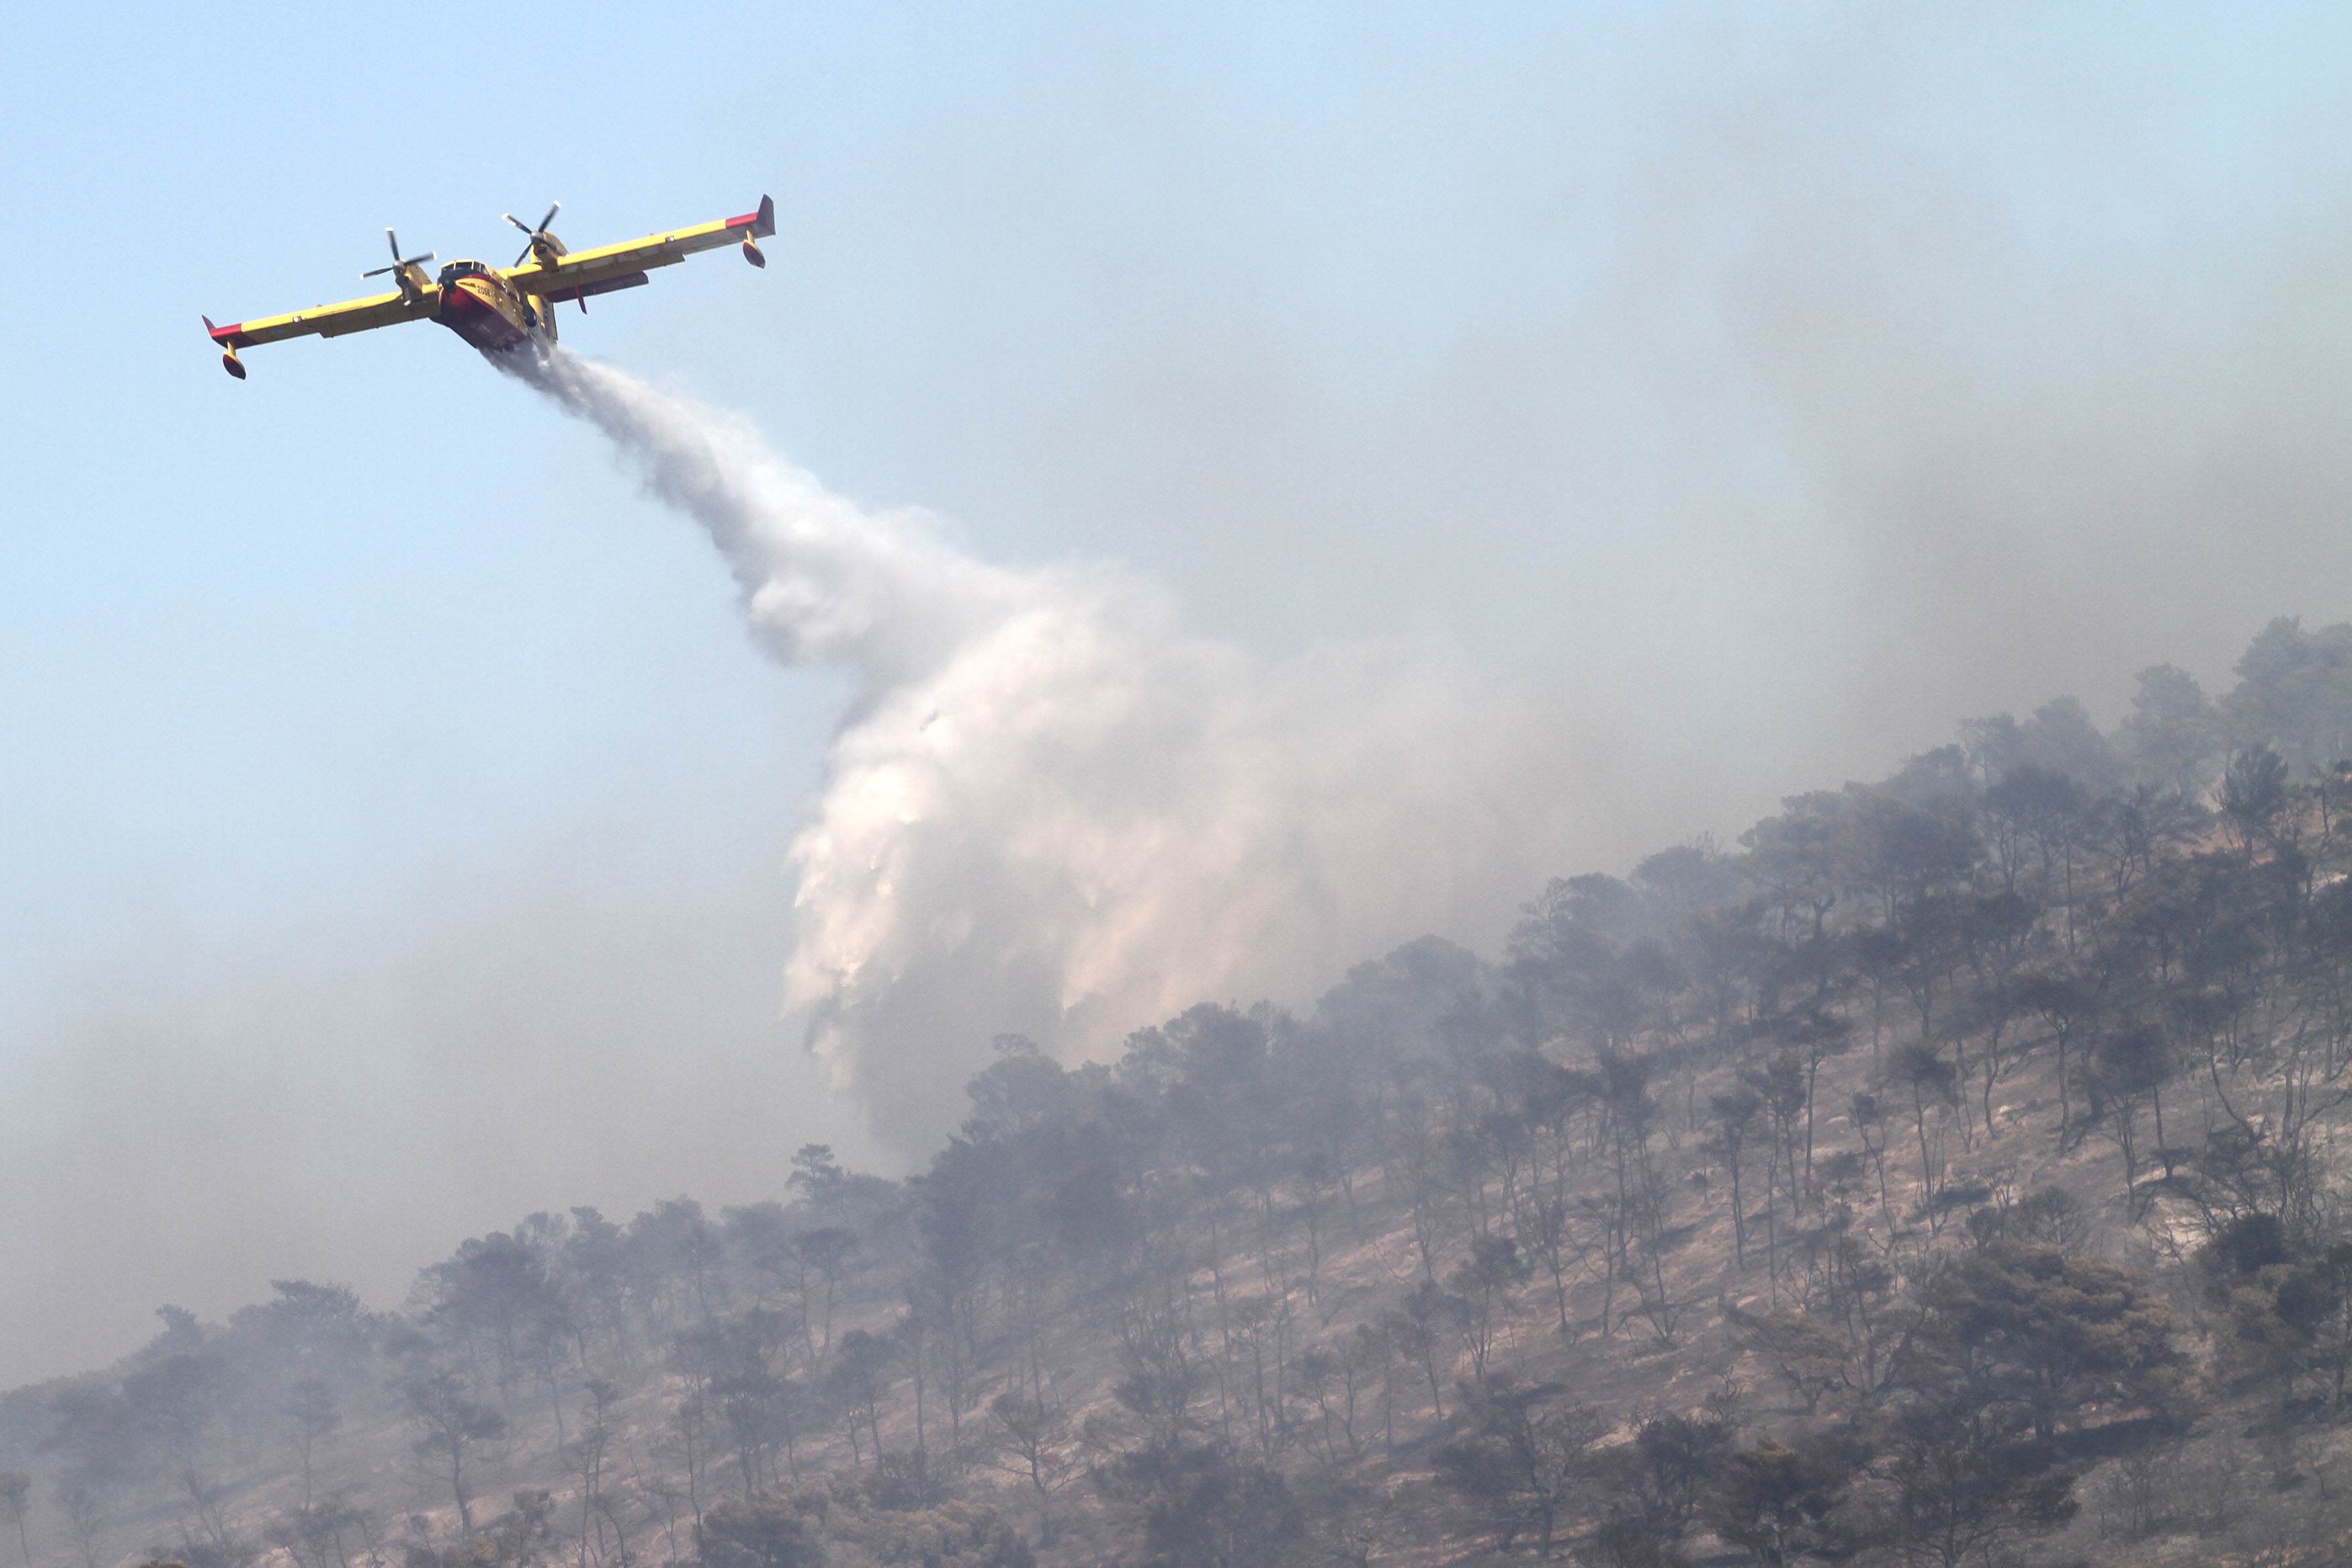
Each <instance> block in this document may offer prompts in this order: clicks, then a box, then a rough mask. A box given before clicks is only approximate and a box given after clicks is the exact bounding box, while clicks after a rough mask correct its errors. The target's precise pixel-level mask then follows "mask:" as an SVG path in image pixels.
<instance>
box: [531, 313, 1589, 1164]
mask: <svg viewBox="0 0 2352 1568" xmlns="http://www.w3.org/2000/svg"><path fill="white" fill-rule="evenodd" d="M522 374H525V375H526V376H527V377H528V378H529V379H530V381H531V382H532V383H533V384H535V385H537V386H539V387H540V388H541V390H543V391H545V392H546V393H547V394H549V395H551V396H552V397H553V398H555V399H556V400H557V401H558V402H559V403H560V404H561V405H562V406H563V407H564V408H565V409H567V410H568V411H570V412H572V413H573V414H576V415H579V416H583V417H584V418H586V419H588V420H590V421H591V422H593V424H594V425H595V426H597V427H598V428H599V429H601V430H602V431H603V432H604V434H605V435H606V436H607V437H610V438H611V439H612V440H613V442H614V445H615V446H616V447H618V448H619V450H620V452H621V453H622V454H623V455H624V456H625V458H627V459H628V460H629V461H630V462H632V463H633V464H634V465H635V466H636V467H638V468H640V469H642V471H643V474H644V476H645V479H646V486H647V488H648V489H649V490H650V491H651V492H652V493H653V494H654V495H655V496H656V497H658V498H659V499H660V500H663V501H665V502H666V503H667V504H668V505H670V506H673V507H676V508H677V509H678V510H682V511H685V512H687V513H688V514H689V515H690V516H692V517H693V518H694V519H695V520H696V521H698V522H699V523H700V524H701V525H702V527H703V528H704V529H705V530H706V531H708V532H709V536H710V539H711V541H712V542H713V543H715V544H716V545H717V546H718V547H719V551H720V552H721V553H722V554H723V555H724V557H725V558H726V560H727V563H728V564H729V566H730V569H731V571H732V572H733V574H734V577H735V580H736V582H737V584H739V585H740V590H741V595H742V603H743V608H744V613H745V615H746V616H747V618H748V619H749V621H750V623H751V628H752V631H753V634H754V636H755V637H756V638H757V639H758V640H759V642H760V643H761V646H762V647H764V648H765V649H766V650H767V651H768V652H769V653H771V654H772V656H773V657H775V658H778V659H781V660H783V661H786V662H788V663H793V664H807V665H824V666H834V667H838V668H841V669H843V670H845V672H847V673H848V675H849V676H850V677H851V678H852V679H853V681H854V683H855V689H856V697H855V700H854V702H853V704H852V706H851V709H850V710H849V712H848V714H847V716H846V718H845V721H844V723H843V725H842V727H841V729H840V731H838V733H837V735H836V736H835V740H834V742H833V746H832V751H831V754H830V757H829V759H828V763H827V769H826V778H825V783H824V789H823V793H822V795H821V797H820V798H819V799H818V801H817V802H816V803H815V805H814V808H813V809H812V811H811V812H810V814H809V816H808V818H807V820H806V822H805V824H804V826H803V827H802V828H801V830H800V831H799V833H798V835H797V836H796V837H795V838H794V839H793V845H792V849H791V854H790V859H791V869H792V872H793V875H794V877H795V878H796V879H797V882H798V892H797V895H796V902H797V910H796V915H797V919H796V938H795V942H794V949H793V954H792V957H791V959H790V962H789V966H788V969H787V972H786V1005H787V1006H788V1007H789V1008H793V1009H800V1010H805V1013H806V1016H807V1018H808V1020H809V1022H808V1031H809V1035H808V1037H809V1043H810V1046H811V1047H812V1048H813V1049H814V1050H815V1051H816V1052H817V1053H818V1055H819V1056H820V1057H822V1058H824V1061H825V1063H826V1064H827V1067H828V1068H829V1070H830V1072H831V1074H832V1077H833V1081H834V1082H835V1086H836V1087H837V1088H844V1089H852V1090H853V1091H854V1092H856V1094H857V1095H859V1096H860V1097H861V1098H862V1099H863V1100H864V1101H865V1102H866V1105H867V1107H868V1109H869V1112H870V1114H871V1115H872V1117H873V1119H874V1121H875V1124H876V1127H877V1131H880V1132H881V1133H883V1134H884V1135H885V1136H887V1137H888V1138H889V1139H891V1140H892V1141H893V1142H898V1143H900V1144H902V1145H904V1146H907V1147H908V1148H910V1149H919V1148H921V1147H922V1146H924V1145H925V1144H926V1143H927V1142H929V1141H930V1140H932V1139H934V1138H936V1137H937V1136H938V1135H939V1134H940V1132H942V1131H946V1130H947V1129H948V1128H950V1127H951V1126H952V1125H953V1124H954V1122H955V1121H956V1120H957V1118H958V1114H959V1112H960V1110H961V1095H960V1093H959V1089H960V1086H961V1081H962V1079H963V1077H964V1076H965V1074H966V1073H967V1072H969V1071H970V1070H971V1068H974V1067H976V1066H978V1065H980V1063H981V1062H982V1061H984V1060H985V1046H986V1042H987V1041H988V1040H989V1038H990V1037H992V1036H993V1035H997V1034H1003V1033H1022V1034H1026V1035H1029V1036H1031V1037H1033V1038H1034V1039H1036V1040H1037V1041H1038V1042H1039V1043H1040V1044H1041V1045H1044V1046H1045V1047H1046V1048H1048V1049H1050V1050H1052V1051H1054V1052H1055V1053H1056V1054H1057V1055H1060V1056H1062V1057H1063V1058H1066V1059H1068V1058H1081V1057H1085V1056H1087V1055H1092V1054H1098V1053H1101V1052H1103V1051H1105V1050H1107V1049H1108V1048H1109V1047H1114V1046H1116V1045H1117V1043H1118V1041H1119V1039H1120V1038H1121V1037H1123V1036H1124V1035H1125V1034H1126V1033H1127V1032H1128V1031H1129V1030H1130V1029H1133V1028H1135V1027H1138V1026H1141V1025H1143V1024H1146V1023H1150V1022H1153V1021H1156V1020H1158V1019H1160V1018H1161V1017H1164V1016H1168V1015H1169V1014H1171V1013H1172V1012H1175V1011H1178V1010H1181V1008H1183V1007H1185V1006H1188V1005H1192V1004H1193V1003H1195V1002H1200V1001H1204V1000H1205V1001H1223V1000H1241V1001H1248V1000H1253V999H1255V998H1258V997H1262V996H1271V997H1276V998H1285V999H1287V998H1297V997H1301V996H1304V995H1307V994H1311V993H1312V991H1313V990H1314V989H1315V988H1317V987H1318V986H1320V985H1322V984H1328V982H1329V981H1330V980H1332V979H1335V978H1336V977H1337V976H1338V975H1339V973H1341V971H1342V970H1343V969H1344V967H1345V966H1346V965H1347V964H1348V963H1352V962H1355V961H1357V960H1360V959H1361V958H1362V957H1364V956H1365V955H1367V954H1368V953H1370V952H1377V951H1380V950H1381V947H1382V946H1383V945H1384V944H1387V943H1391V942H1397V941H1401V940H1403V939H1406V938H1409V937H1411V936H1413V935H1416V934H1418V933H1420V932H1422V931H1428V930H1439V931H1449V932H1456V933H1459V934H1463V935H1465V936H1468V937H1473V938H1477V937H1487V938H1491V936H1492V935H1493V934H1494V931H1495V929H1496V926H1497V925H1498V923H1499V921H1501V920H1503V919H1505V918H1507V915H1508V913H1509V911H1510V910H1511V908H1512V906H1513V903H1514V901H1515V900H1517V899H1523V898H1525V897H1527V896H1528V892H1530V891H1531V890H1532V889H1531V887H1530V881H1531V879H1537V878H1539V876H1540V874H1541V873H1540V871H1539V869H1538V868H1542V867H1544V866H1547V865H1549V864H1550V861H1549V858H1548V856H1547V853H1546V852H1547V850H1549V848H1551V847H1553V846H1554V843H1555V837H1556V836H1555V835H1554V834H1552V833H1551V832H1549V831H1548V830H1547V827H1546V824H1547V822H1548V821H1551V820H1552V819H1553V818H1554V817H1555V816H1556V814H1557V810H1558V807H1557V805H1556V804H1550V803H1557V802H1558V801H1559V799H1560V798H1561V792H1560V791H1559V789H1558V788H1557V787H1556V786H1557V770H1556V769H1554V768H1553V767H1551V766H1549V765H1547V763H1546V762H1545V760H1544V758H1543V757H1541V756H1540V755H1538V752H1539V751H1540V750H1541V749H1542V748H1541V747H1540V746H1539V745H1538V742H1537V740H1536V737H1538V735H1540V734H1543V733H1546V732H1548V731H1549V726H1546V725H1543V724H1539V723H1535V722H1531V721H1530V710H1529V708H1528V704H1527V703H1526V702H1525V701H1524V700H1520V699H1517V698H1515V697H1512V696H1509V695H1506V694H1499V693H1496V692H1495V691H1493V690H1491V689H1488V688H1487V686H1486V684H1485V683H1484V682H1482V681H1481V680H1480V679H1478V677H1477V675H1476V673H1475V671H1474V670H1472V669H1471V668H1469V667H1468V666H1467V664H1466V663H1465V661H1464V660H1463V659H1462V658H1461V657H1460V656H1459V655H1458V654H1457V653H1456V652H1454V650H1453V649H1452V648H1451V647H1448V646H1447V645H1444V644H1442V643H1439V642H1435V641H1433V640H1426V639H1399V640H1382V641H1361V642H1349V643H1344V644H1326V645H1321V646H1318V647H1313V648H1310V649H1309V650H1307V652H1305V653H1303V654H1301V655H1299V656H1297V657H1296V658H1287V659H1281V660H1269V659H1265V658H1258V657H1255V656H1254V655H1253V654H1251V653H1250V652H1248V651H1247V650H1244V649H1243V648H1241V647H1235V646H1233V645H1231V644H1228V643H1224V642H1220V641H1215V640H1211V639H1205V638H1202V637H1197V636H1192V635H1188V634H1187V633H1186V632H1185V630H1184V629H1183V627H1182V626H1181V623H1180V620H1179V617H1178V615H1177V611H1176V608H1175V606H1174V605H1171V603H1170V602H1169V600H1168V599H1167V597H1166V596H1165V595H1162V594H1160V593H1159V592H1157V591H1155V590H1154V589H1153V588H1152V587H1151V586H1150V584H1145V583H1141V582H1139V581H1137V580H1135V579H1134V578H1133V577H1131V576H1129V575H1126V574H1121V573H1119V572H1118V571H1115V570H1112V569H1108V568H1105V567H1091V566H1074V565H1055V566H1046V567H1040V568H1034V569H1024V570H1013V569H1009V568H1006V567H1003V566H997V565H992V564H989V563H984V562H981V561H977V560H974V559H973V558H972V557H971V555H969V554H967V553H965V552H962V551H960V550H958V549H956V548H954V547H953V546H952V545H951V544H950V543H949V542H946V541H945V540H944V539H943V538H942V536H941V534H940V531H939V530H938V528H937V527H936V526H935V525H934V523H933V522H932V521H931V520H929V519H928V518H927V517H925V516H924V515H922V514H920V513H916V512H908V511H898V512H887V513H877V512H872V511H867V510H863V509H861V508H860V507H858V506H857V505H856V504H855V503H853V502H851V501H848V500H845V499H843V498H842V497H840V496H837V495H834V494H832V493H830V492H828V491H827V490H826V489H824V487H823V486H822V485H820V484H819V483H818V482H817V481H816V480H815V479H814V478H812V477H811V476H810V475H808V474H807V473H805V472H803V471H802V470H800V469H799V468H794V467H793V465H792V464H790V463H788V462H786V461H784V460H783V459H782V458H779V457H778V456H776V455H775V454H774V453H773V452H772V451H771V450H770V449H768V447H766V446H765V445H764V444H763V443H762V442H761V440H760V439H759V437H758V436H757V435H756V434H755V433H754V432H753V431H752V430H751V429H750V428H749V427H748V426H746V425H745V424H744V422H742V421H741V420H740V419H737V418H733V417H730V416H725V415H723V414H720V413H719V412H716V411H713V410H711V409H709V408H705V407H701V406H698V405H694V404H691V403H688V402H686V401H683V400H681V399H679V398H677V397H674V396H670V395H665V394H662V393H659V392H656V391H655V390H654V389H652V388H650V387H648V386H646V384H643V383H642V382H639V381H637V380H635V379H634V378H632V377H630V376H628V375H626V374H623V373H622V372H620V371H617V370H615V369H613V368H612V367H610V366H608V365H604V364H599V363H592V362H589V361H585V360H583V359H580V358H578V357H577V356H574V355H572V354H569V353H563V352H562V351H558V352H557V353H554V354H552V355H551V356H549V357H547V358H546V359H544V360H542V361H540V362H536V363H528V364H527V365H526V366H525V367H523V371H522ZM1555 826H1556V824H1555Z"/></svg>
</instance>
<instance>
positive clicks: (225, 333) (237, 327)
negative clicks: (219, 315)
mask: <svg viewBox="0 0 2352 1568" xmlns="http://www.w3.org/2000/svg"><path fill="white" fill-rule="evenodd" d="M205 327H206V328H208V329H209V330H210V331H211V332H212V338H213V342H216V343H225V342H228V341H229V339H231V338H233V337H235V336H236V334H237V333H239V332H241V331H245V323H244V322H243V321H237V322H235V323H233V324H231V325H229V326H226V327H215V326H214V325H213V322H212V318H211V317H210V316H207V317H205Z"/></svg>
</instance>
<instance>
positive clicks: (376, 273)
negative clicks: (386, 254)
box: [360, 267, 392, 278]
mask: <svg viewBox="0 0 2352 1568" xmlns="http://www.w3.org/2000/svg"><path fill="white" fill-rule="evenodd" d="M391 270H392V268H389V267H379V268H376V269H375V270H374V271H373V272H362V273H361V274H360V276H361V277H362V278H381V277H383V275H384V274H385V273H387V272H389V271H391Z"/></svg>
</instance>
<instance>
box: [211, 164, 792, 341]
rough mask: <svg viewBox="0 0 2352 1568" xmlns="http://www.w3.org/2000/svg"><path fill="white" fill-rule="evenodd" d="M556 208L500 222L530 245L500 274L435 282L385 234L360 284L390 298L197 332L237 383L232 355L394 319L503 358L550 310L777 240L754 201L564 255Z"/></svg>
mask: <svg viewBox="0 0 2352 1568" xmlns="http://www.w3.org/2000/svg"><path fill="white" fill-rule="evenodd" d="M561 211H562V203H560V202H558V203H556V204H554V205H551V206H550V207H549V208H548V209H547V216H545V217H543V218H541V219H540V220H539V226H538V227H537V228H533V227H531V226H530V225H529V224H527V223H525V222H523V221H522V220H521V219H520V218H519V217H517V216H514V214H512V213H508V214H507V215H506V220H507V221H508V222H509V223H510V224H512V225H514V226H515V227H517V228H519V229H520V230H522V231H523V233H524V234H526V235H528V236H530V241H529V243H528V244H526V245H525V246H524V247H523V251H522V254H521V255H520V256H518V257H516V258H515V264H514V265H513V266H512V267H509V268H503V269H501V268H496V267H486V266H484V265H483V264H482V263H481V262H478V261H452V262H450V263H449V264H448V265H447V266H446V267H444V268H441V271H440V274H439V275H438V276H437V277H435V276H428V275H427V274H426V272H425V263H426V262H428V261H430V260H432V259H433V253H432V252H431V251H429V250H428V251H426V252H425V253H424V254H423V255H421V256H403V255H401V254H400V238H399V237H398V236H397V235H395V234H394V233H393V231H392V230H390V229H385V230H384V231H383V237H384V238H386V239H387V240H390V241H391V242H392V265H391V266H389V267H379V268H376V269H375V270H374V271H373V272H366V273H362V274H361V276H362V277H365V278H381V277H383V275H384V274H385V273H387V272H388V273H390V274H392V280H393V282H394V285H396V287H397V292H394V293H391V294H374V295H371V296H369V297H368V298H367V299H364V300H345V301H344V302H343V303H342V304H340V305H317V306H313V307H312V308H311V309H310V310H297V311H295V312H294V313H293V314H292V315H289V316H262V317H259V318H257V319H256V320H254V321H239V322H237V323H236V325H234V326H228V327H215V326H214V325H213V319H212V318H211V317H210V316H206V317H205V319H204V320H205V331H208V332H210V333H211V334H212V339H213V342H216V343H218V344H220V345H221V363H222V364H224V365H225V366H226V367H227V369H228V373H229V374H231V375H233V376H235V377H236V378H237V380H239V381H243V380H244V379H245V366H244V364H243V363H240V362H239V361H238V359H237V357H236V351H237V350H239V349H241V348H250V347H252V346H253V345H254V344H255V343H274V342H278V340H280V339H281V338H299V337H302V336H304V335H305V334H307V333H310V332H316V333H318V334H319V336H320V337H322V338H339V337H341V336H342V335H343V334H344V333H345V332H364V331H369V330H370V329H371V328H374V327H390V326H396V325H398V324H399V323H400V322H402V321H438V322H440V323H441V324H442V325H443V326H445V327H446V328H448V329H449V330H450V331H453V332H455V333H457V335H458V336H459V337H461V338H463V339H465V340H466V341H467V342H469V343H471V344H473V345H474V346H475V347H476V348H478V349H480V350H481V351H482V352H483V353H505V352H507V351H508V350H510V349H516V348H520V347H521V346H523V345H524V344H526V343H533V344H538V345H540V346H542V347H544V346H547V345H550V344H552V343H553V342H555V307H556V306H558V305H560V304H562V303H563V302H564V301H565V300H579V301H580V309H581V310H583V312H584V311H585V310H587V309H588V296H590V295H591V294H609V293H611V292H613V291H614V289H635V288H636V287H637V286H638V285H639V284H641V283H644V282H646V281H647V279H646V273H647V272H648V271H650V270H652V269H653V268H656V267H667V266H669V265H671V264H672V263H674V262H678V261H683V260H685V259H686V258H688V257H689V256H691V255H693V254H694V253H695V252H696V251H698V250H710V249H714V248H716V247H719V246H722V245H729V244H733V243H735V242H737V241H739V240H740V242H741V244H742V247H743V259H744V260H746V261H748V262H750V263H751V265H752V266H754V267H765V266H766V265H767V264H768V258H766V257H764V256H762V255H761V254H760V245H759V242H760V241H761V240H762V239H765V238H767V237H768V236H770V235H772V234H773V233H775V232H776V204H775V203H774V202H773V201H772V200H770V199H769V198H768V197H766V196H761V198H760V210H759V211H758V212H753V213H745V214H744V215H743V216H741V217H730V218H722V219H720V220H719V222H717V223H706V224H701V225H698V226H696V227H693V228H678V229H672V230H670V231H669V232H668V233H667V234H649V235H646V237H644V238H642V239H632V240H627V241H625V242H624V243H622V244H619V245H607V246H604V247H601V248H599V249H596V250H581V251H572V250H567V249H565V248H564V246H563V242H562V240H560V239H558V238H556V237H555V236H554V235H553V234H552V233H551V232H550V230H549V229H548V225H549V224H551V223H553V222H554V221H555V215H556V214H557V213H558V212H561Z"/></svg>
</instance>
